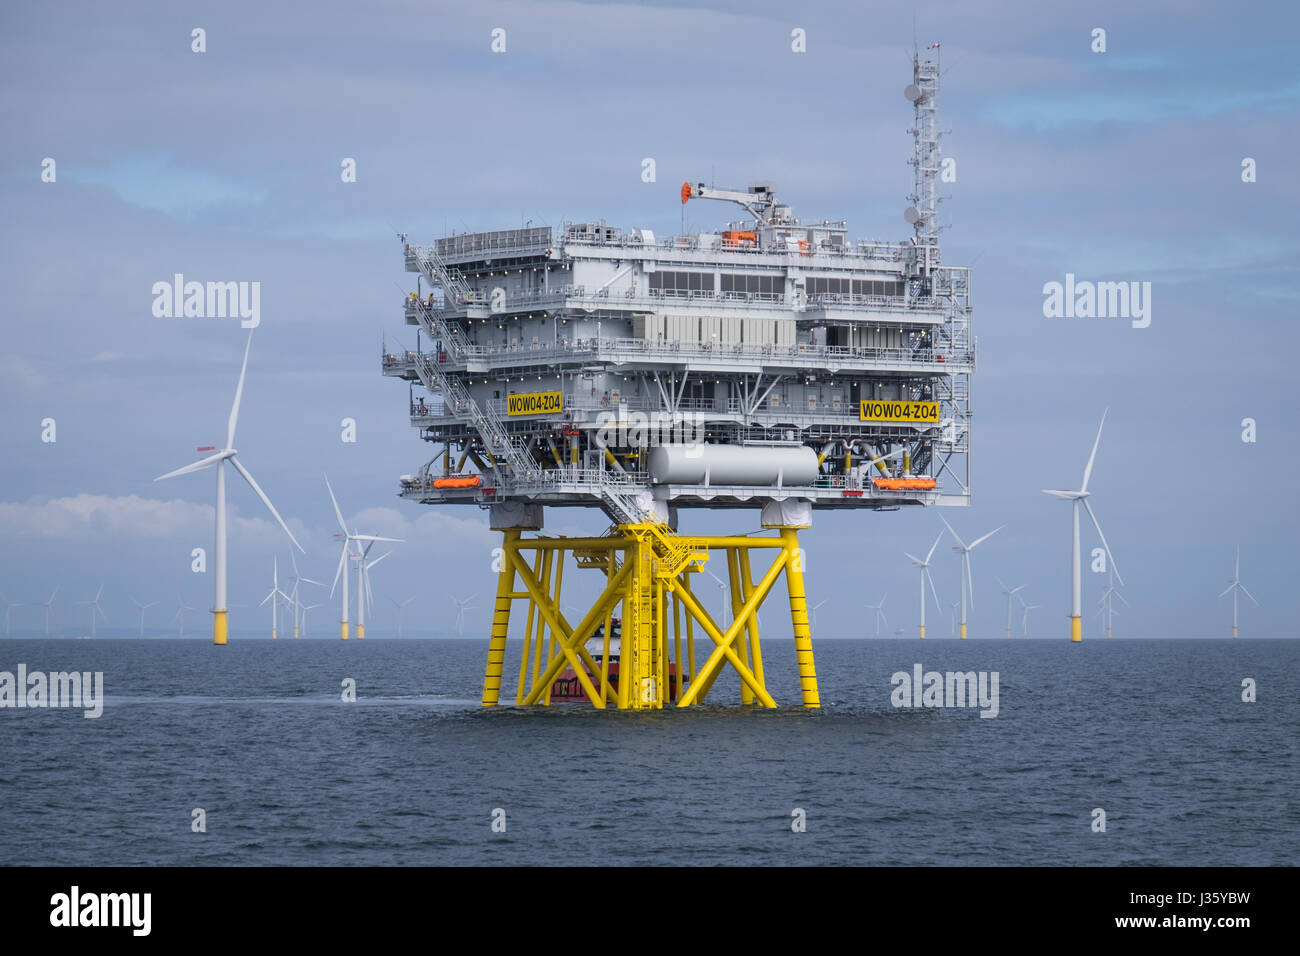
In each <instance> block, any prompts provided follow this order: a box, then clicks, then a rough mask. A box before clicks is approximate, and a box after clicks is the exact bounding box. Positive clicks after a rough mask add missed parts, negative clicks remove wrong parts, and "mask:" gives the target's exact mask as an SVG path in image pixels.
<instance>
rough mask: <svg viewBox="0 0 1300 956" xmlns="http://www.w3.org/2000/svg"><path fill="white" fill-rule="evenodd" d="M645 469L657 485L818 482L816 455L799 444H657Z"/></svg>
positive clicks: (770, 485) (793, 484) (774, 484)
mask: <svg viewBox="0 0 1300 956" xmlns="http://www.w3.org/2000/svg"><path fill="white" fill-rule="evenodd" d="M646 469H647V471H649V472H650V480H651V481H653V482H655V483H656V484H672V485H750V486H759V487H786V486H801V485H811V484H812V483H813V482H814V481H816V480H817V454H816V452H814V451H813V450H812V449H811V448H807V447H804V446H802V445H801V446H799V447H798V448H791V447H788V446H781V447H775V448H770V447H764V446H755V445H659V446H657V447H655V448H652V449H651V450H650V456H649V461H648V463H647V465H646Z"/></svg>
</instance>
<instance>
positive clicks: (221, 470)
mask: <svg viewBox="0 0 1300 956" xmlns="http://www.w3.org/2000/svg"><path fill="white" fill-rule="evenodd" d="M252 347H253V333H252V331H251V330H250V331H249V333H248V343H247V344H246V345H245V346H244V364H243V365H242V366H241V367H240V369H239V385H238V386H236V388H235V401H234V404H233V405H231V406H230V420H229V421H228V422H227V423H226V447H225V448H223V449H222V450H221V451H218V452H215V454H212V455H209V456H208V457H206V458H202V459H200V460H198V461H196V462H194V463H193V464H191V465H186V466H185V467H184V468H177V469H176V470H175V471H169V472H167V474H165V475H159V476H158V477H157V478H155V479H154V481H163V480H164V479H167V478H174V477H176V476H177V475H186V474H189V473H190V472H192V471H202V470H204V469H205V468H211V467H213V466H214V465H215V466H216V469H217V514H216V534H215V542H214V545H213V548H212V554H213V576H212V587H213V602H212V643H213V644H225V643H226V636H227V625H226V610H227V609H226V463H227V462H229V463H230V467H232V468H234V469H235V471H237V472H239V473H240V474H241V475H242V476H243V478H244V480H245V481H247V482H248V485H249V487H250V488H252V489H253V491H254V492H256V493H257V497H259V498H261V499H262V504H264V505H266V507H267V510H268V511H270V512H271V514H272V515H274V516H275V520H276V521H277V522H279V524H280V527H281V528H283V529H284V533H285V534H287V535H288V536H289V540H290V541H292V542H293V544H294V547H296V548H297V549H298V550H299V551H302V552H303V554H306V553H307V552H306V551H303V547H302V545H300V544H299V543H298V539H297V538H295V537H294V536H293V532H292V531H290V530H289V526H288V525H287V524H285V523H284V519H283V518H281V517H280V512H278V511H276V510H275V505H273V504H271V499H270V498H268V497H266V494H265V493H264V492H263V491H262V489H261V487H260V486H259V485H258V484H257V482H256V481H255V480H254V479H253V476H252V474H250V473H249V471H248V469H247V468H245V467H244V466H243V465H242V464H240V461H239V459H238V458H236V457H235V426H236V425H237V424H238V423H239V400H240V397H241V396H242V395H243V394H244V375H245V374H246V373H247V372H248V352H249V349H251V348H252ZM199 450H200V451H213V449H212V448H211V447H203V448H200V449H199Z"/></svg>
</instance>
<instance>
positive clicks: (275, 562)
mask: <svg viewBox="0 0 1300 956" xmlns="http://www.w3.org/2000/svg"><path fill="white" fill-rule="evenodd" d="M277 597H281V598H284V599H285V600H286V601H287V600H289V595H287V594H285V593H284V592H283V591H281V590H280V559H279V558H272V559H271V587H270V593H268V594H267V595H266V597H264V598H262V603H261V604H259V605H258V607H262V606H264V605H265V604H266V602H267V601H270V602H271V640H275V638H276V625H277V624H278V623H279V617H278V614H277V613H276V612H277V611H278V610H279V607H280V602H279V601H277V600H276V598H277Z"/></svg>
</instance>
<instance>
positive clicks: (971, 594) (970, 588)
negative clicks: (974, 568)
mask: <svg viewBox="0 0 1300 956" xmlns="http://www.w3.org/2000/svg"><path fill="white" fill-rule="evenodd" d="M963 557H965V558H966V596H967V599H968V600H969V602H970V606H971V610H974V609H975V581H974V579H973V578H971V573H970V555H969V554H966V555H964V556H963Z"/></svg>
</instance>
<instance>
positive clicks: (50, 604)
mask: <svg viewBox="0 0 1300 956" xmlns="http://www.w3.org/2000/svg"><path fill="white" fill-rule="evenodd" d="M60 587H62V585H55V587H54V590H53V591H51V592H50V596H49V597H47V598H46V599H45V600H44V601H40V602H38V603H39V604H40V606H41V607H43V608H45V636H46V637H49V636H50V611H52V610H54V595H56V594H58V593H59V588H60Z"/></svg>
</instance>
